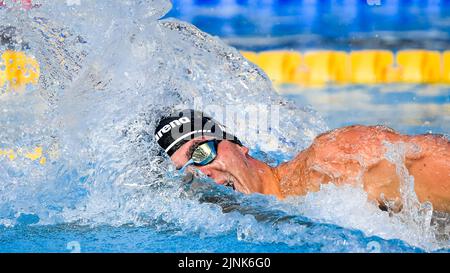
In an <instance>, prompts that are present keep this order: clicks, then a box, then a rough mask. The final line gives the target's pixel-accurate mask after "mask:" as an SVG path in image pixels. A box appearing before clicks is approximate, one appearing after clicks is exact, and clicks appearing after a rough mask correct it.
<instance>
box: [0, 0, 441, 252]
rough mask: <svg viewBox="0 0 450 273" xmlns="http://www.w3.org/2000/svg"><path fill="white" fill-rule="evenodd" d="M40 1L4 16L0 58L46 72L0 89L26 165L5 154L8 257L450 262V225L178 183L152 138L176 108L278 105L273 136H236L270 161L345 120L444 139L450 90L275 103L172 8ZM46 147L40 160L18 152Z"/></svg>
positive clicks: (360, 89) (351, 203) (9, 143)
mask: <svg viewBox="0 0 450 273" xmlns="http://www.w3.org/2000/svg"><path fill="white" fill-rule="evenodd" d="M36 2H39V3H40V7H39V8H36V9H33V10H31V11H28V12H26V13H24V12H21V11H20V10H15V9H1V8H0V15H1V16H2V21H0V24H3V23H2V22H6V21H7V22H9V26H14V28H13V29H11V28H9V30H8V33H10V34H8V35H10V36H11V38H8V39H3V40H5V41H6V42H3V40H2V41H1V42H2V43H5V44H0V51H3V50H5V49H7V48H8V49H15V50H23V51H25V53H26V54H29V55H32V56H34V57H35V58H36V59H37V61H38V62H39V64H40V69H41V77H40V81H39V83H38V84H37V85H35V86H33V85H29V86H27V87H26V89H25V90H23V92H17V93H12V92H6V90H5V89H4V87H0V106H1V108H0V110H1V111H0V126H1V128H0V148H1V149H12V150H14V151H17V154H18V156H17V158H15V159H10V158H8V157H6V156H0V252H425V251H427V252H449V251H450V241H449V230H450V227H449V219H448V215H443V214H438V213H435V215H434V217H433V219H431V220H430V218H429V217H428V216H430V215H428V214H426V213H425V214H424V213H423V212H422V210H419V209H416V210H411V211H410V212H408V213H407V212H405V213H400V214H395V215H392V216H390V215H389V213H387V212H383V211H381V210H379V209H378V207H377V206H376V205H374V204H372V203H369V202H367V195H366V194H365V192H364V191H362V190H361V189H360V188H352V187H348V186H343V187H335V186H333V185H326V186H324V187H323V188H322V189H321V191H319V192H317V193H311V194H308V195H307V196H304V197H292V198H289V199H287V200H285V201H283V202H282V201H278V200H276V199H275V198H274V197H270V196H262V195H258V194H253V195H242V194H239V193H236V192H233V191H231V190H230V189H228V188H224V187H221V186H218V185H215V184H214V183H213V182H212V181H210V180H208V179H207V178H205V177H202V176H199V177H197V178H195V179H194V180H193V182H192V183H184V182H183V177H182V176H181V175H180V174H178V173H177V172H175V170H174V167H173V166H172V165H171V164H170V162H169V161H168V159H167V157H165V156H163V155H161V154H160V153H159V148H158V147H157V146H156V145H155V143H154V141H153V138H152V134H153V128H154V125H155V120H156V118H157V117H158V116H159V115H160V114H161V111H165V110H166V109H167V108H171V107H173V106H174V105H177V106H182V107H194V106H197V107H200V106H201V107H203V108H205V109H207V110H208V111H211V112H212V113H210V114H214V115H215V117H216V118H220V113H219V112H218V110H220V109H221V107H222V106H224V105H231V106H235V107H236V108H237V109H238V111H240V112H244V111H248V113H250V114H255V113H256V112H255V110H254V109H253V108H251V107H249V106H255V107H257V106H259V107H261V106H263V107H266V108H268V109H269V110H273V109H276V110H279V112H276V113H279V114H278V117H279V124H278V125H277V127H274V128H271V131H270V136H269V137H267V136H265V137H262V135H261V133H260V132H259V131H258V130H255V127H253V124H251V123H249V124H247V125H248V131H247V132H245V134H244V132H242V131H241V132H240V134H239V136H240V137H242V139H243V141H244V143H245V144H246V145H248V146H249V147H252V150H251V154H252V155H253V156H254V157H256V158H259V159H261V160H265V161H267V162H268V163H269V164H272V165H276V164H279V163H281V162H283V161H286V160H289V159H290V158H292V157H293V156H294V155H295V154H296V153H297V152H298V151H300V150H301V149H303V148H305V147H307V146H308V145H309V144H310V143H311V141H312V139H313V138H314V136H316V135H317V134H319V133H321V132H323V131H326V130H329V129H331V128H335V127H339V126H344V125H348V124H354V123H360V124H367V125H369V124H383V125H387V126H390V127H393V128H395V129H397V130H399V131H400V132H402V133H411V134H415V133H426V132H433V133H440V134H446V135H448V134H449V132H450V130H449V129H450V128H449V124H450V123H449V119H450V97H449V90H450V89H449V87H448V86H423V85H414V86H412V85H389V86H382V85H378V86H339V87H324V88H311V89H305V88H300V87H295V86H282V87H276V88H277V90H278V92H279V94H281V95H279V94H278V93H276V92H275V89H274V88H273V87H272V85H271V83H270V81H269V79H268V78H267V77H266V76H265V75H264V74H263V73H261V72H260V70H258V69H257V68H255V67H254V66H253V65H252V64H250V63H248V62H246V60H245V59H243V58H242V57H241V56H240V55H239V53H238V51H237V50H236V49H234V48H231V47H229V46H228V45H227V44H225V43H224V42H222V41H220V40H219V39H214V38H212V37H211V36H208V35H206V34H205V33H203V32H201V31H200V30H198V29H196V28H195V27H193V26H191V25H190V24H187V23H183V22H179V21H176V20H158V19H159V18H161V17H163V16H164V15H165V14H166V13H167V12H168V11H169V10H170V4H169V3H168V2H167V1H165V0H159V1H126V0H124V1H120V2H117V3H115V5H112V4H111V2H109V1H86V2H85V1H83V0H82V1H81V5H75V4H71V5H68V4H66V3H64V2H63V1H60V2H55V1H51V0H48V1H47V0H41V1H36ZM249 2H251V1H249ZM99 10H101V11H102V12H99ZM125 15H126V16H125ZM3 18H4V19H5V20H3ZM6 27H7V26H6ZM4 29H5V26H4V25H1V26H0V31H4ZM208 106H210V107H209V108H207V107H208ZM252 109H253V110H252ZM232 125H233V124H232ZM236 127H237V128H239V127H238V126H237V125H236ZM230 129H233V127H232V126H231V127H230ZM256 129H258V128H256ZM36 146H41V147H42V149H43V156H45V157H46V163H45V164H44V163H40V162H39V161H31V160H29V159H27V158H24V157H23V156H21V154H20V153H19V151H21V150H30V149H32V148H33V147H36ZM394 152H395V151H394ZM398 163H399V164H402V163H403V162H398ZM403 182H405V183H406V182H407V181H403ZM407 198H411V200H414V198H415V196H407Z"/></svg>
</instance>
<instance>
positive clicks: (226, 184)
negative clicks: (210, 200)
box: [223, 180, 236, 190]
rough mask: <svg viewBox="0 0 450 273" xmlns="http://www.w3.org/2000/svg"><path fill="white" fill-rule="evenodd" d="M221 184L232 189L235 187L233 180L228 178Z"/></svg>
mask: <svg viewBox="0 0 450 273" xmlns="http://www.w3.org/2000/svg"><path fill="white" fill-rule="evenodd" d="M223 185H224V186H225V187H230V188H232V189H233V190H236V188H235V187H234V182H233V181H230V180H228V181H226V182H225V183H224V184H223Z"/></svg>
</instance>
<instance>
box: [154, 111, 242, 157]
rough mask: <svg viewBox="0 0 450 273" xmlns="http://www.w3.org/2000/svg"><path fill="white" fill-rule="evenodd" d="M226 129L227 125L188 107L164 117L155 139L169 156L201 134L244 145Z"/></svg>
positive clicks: (159, 124)
mask: <svg viewBox="0 0 450 273" xmlns="http://www.w3.org/2000/svg"><path fill="white" fill-rule="evenodd" d="M225 130H226V128H225V126H223V125H222V124H220V123H219V122H217V121H216V120H214V119H213V118H211V117H208V116H206V115H205V114H204V113H203V112H200V111H195V110H191V109H186V110H183V111H181V112H178V113H176V114H175V115H171V116H165V117H162V118H161V119H160V121H159V122H158V125H157V126H156V129H155V139H156V141H157V142H158V144H159V146H161V148H163V149H164V150H165V152H166V153H167V154H168V155H169V156H171V155H173V153H175V151H176V150H178V149H179V148H180V147H181V146H183V144H185V143H187V142H188V141H189V140H192V139H194V138H196V137H201V136H212V137H214V138H215V139H226V140H229V141H231V142H234V143H236V144H239V145H242V144H241V142H240V141H239V139H238V138H237V137H235V136H234V135H232V134H229V133H227V132H226V131H225Z"/></svg>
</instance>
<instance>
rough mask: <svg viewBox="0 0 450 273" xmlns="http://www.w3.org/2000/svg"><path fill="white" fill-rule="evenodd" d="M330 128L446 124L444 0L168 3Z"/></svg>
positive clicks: (449, 110) (448, 61) (446, 127)
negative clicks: (232, 49) (321, 119)
mask: <svg viewBox="0 0 450 273" xmlns="http://www.w3.org/2000/svg"><path fill="white" fill-rule="evenodd" d="M172 3H173V8H172V10H171V11H170V13H168V14H167V15H166V16H165V18H168V17H175V18H178V19H180V20H183V21H187V22H190V23H192V24H194V25H195V26H197V27H198V28H200V29H201V30H203V31H205V32H207V33H209V34H211V35H214V36H218V37H220V38H221V39H222V40H224V41H225V42H226V43H228V44H229V45H231V46H234V47H236V48H237V49H238V50H240V51H241V52H242V53H243V55H244V56H245V57H246V58H247V59H248V60H249V61H251V62H253V63H255V64H256V65H258V66H259V67H260V68H261V69H263V70H264V71H265V73H266V74H267V75H268V77H269V78H270V79H271V80H272V82H273V83H274V87H275V89H276V90H277V91H278V92H279V93H282V94H284V95H285V96H286V97H288V98H290V99H292V100H295V101H297V102H298V104H299V105H305V104H308V105H312V106H313V108H314V109H316V110H318V112H319V113H320V114H321V115H323V116H324V118H325V120H326V121H327V122H328V124H330V127H339V126H345V125H350V124H355V123H360V124H366V125H370V124H383V125H387V126H391V127H393V128H396V129H397V130H400V131H401V132H404V133H424V132H431V133H444V134H448V132H449V131H450V88H449V86H450V85H449V84H450V51H449V49H450V0H172Z"/></svg>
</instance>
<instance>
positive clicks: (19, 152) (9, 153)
mask: <svg viewBox="0 0 450 273" xmlns="http://www.w3.org/2000/svg"><path fill="white" fill-rule="evenodd" d="M1 157H6V158H7V159H9V160H11V161H13V160H15V159H17V158H26V159H29V160H31V161H38V162H39V163H40V164H41V165H45V163H46V162H47V158H46V157H45V155H44V153H43V150H42V147H40V146H38V147H35V148H33V149H31V151H29V150H28V151H27V150H26V149H23V148H19V149H16V150H14V149H0V158H1Z"/></svg>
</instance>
